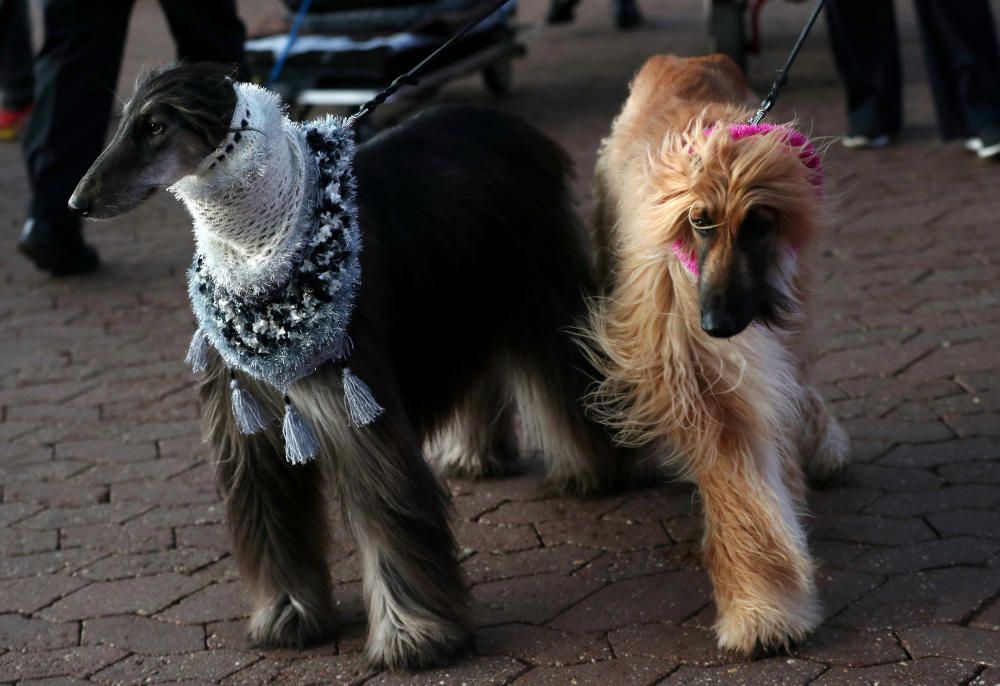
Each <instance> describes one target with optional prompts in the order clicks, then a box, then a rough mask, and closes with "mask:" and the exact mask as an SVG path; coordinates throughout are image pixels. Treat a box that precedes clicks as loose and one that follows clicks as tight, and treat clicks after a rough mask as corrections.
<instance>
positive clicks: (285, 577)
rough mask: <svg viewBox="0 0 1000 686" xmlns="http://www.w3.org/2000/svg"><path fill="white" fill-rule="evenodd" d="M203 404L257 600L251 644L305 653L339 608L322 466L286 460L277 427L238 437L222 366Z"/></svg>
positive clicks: (265, 397) (236, 541)
mask: <svg viewBox="0 0 1000 686" xmlns="http://www.w3.org/2000/svg"><path fill="white" fill-rule="evenodd" d="M242 383H244V385H247V386H248V387H250V388H252V389H253V392H254V393H255V395H257V397H258V398H260V399H261V400H262V401H263V402H266V403H270V404H271V405H272V406H271V408H270V410H271V412H273V413H277V412H279V411H280V408H279V407H278V405H277V403H275V402H274V398H271V397H270V396H273V395H274V393H273V392H269V391H267V390H266V389H264V388H263V387H261V386H258V385H256V384H252V383H251V382H250V381H248V380H246V379H244V380H243V381H242ZM202 405H203V411H204V413H205V428H206V438H207V440H208V442H209V444H210V445H211V447H212V450H213V452H214V460H215V464H216V475H217V480H218V484H219V490H220V491H221V492H222V493H223V494H224V496H225V499H226V511H227V518H228V521H229V528H230V530H231V532H232V537H233V547H234V552H235V557H236V561H237V565H238V567H239V570H240V576H241V578H242V580H243V582H244V584H245V585H246V587H247V588H248V589H249V591H250V595H251V601H252V605H253V608H252V614H251V618H250V630H249V637H248V638H249V641H250V643H251V644H252V645H254V646H258V647H296V648H300V647H303V646H305V645H308V644H311V643H316V642H318V641H320V640H322V639H324V638H326V637H327V636H328V635H329V634H330V632H331V630H332V628H333V605H332V596H331V591H330V581H329V569H328V566H327V560H326V552H327V547H328V541H329V525H328V523H327V518H326V503H325V498H324V491H323V489H324V484H323V475H322V473H321V471H320V469H319V467H318V465H317V464H316V463H310V464H307V465H300V466H293V465H290V464H288V463H287V462H286V461H285V452H284V447H283V444H282V441H281V436H280V434H279V430H280V424H278V423H277V422H276V423H275V424H274V426H273V427H272V428H270V429H268V430H267V431H264V432H262V433H259V434H254V435H252V436H246V435H243V434H241V433H240V431H239V429H238V428H237V426H236V424H235V422H234V420H233V416H232V410H231V408H230V404H229V389H228V377H227V375H226V373H225V370H224V369H222V368H221V365H216V366H213V368H212V369H211V370H210V372H209V374H208V375H207V377H206V378H205V379H204V381H203V384H202ZM275 416H277V414H275Z"/></svg>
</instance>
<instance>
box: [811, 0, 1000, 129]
mask: <svg viewBox="0 0 1000 686" xmlns="http://www.w3.org/2000/svg"><path fill="white" fill-rule="evenodd" d="M915 4H916V10H917V19H918V22H919V24H920V37H921V39H922V42H923V48H924V57H925V59H926V62H927V72H928V75H929V78H930V85H931V93H932V95H933V97H934V108H935V111H936V112H937V118H938V128H939V129H940V131H941V136H942V137H943V138H945V139H948V138H955V137H957V136H970V135H972V134H975V133H976V132H978V131H980V130H982V129H984V128H986V127H988V126H996V125H998V124H1000V50H998V47H997V35H996V29H995V27H994V24H993V14H992V12H991V11H990V5H989V2H988V0H915ZM826 17H827V24H828V26H829V29H830V40H831V43H832V46H833V55H834V59H835V60H836V62H837V69H838V71H839V72H840V75H841V78H842V79H843V80H844V84H845V86H846V88H847V110H848V119H849V128H850V131H851V132H852V133H856V134H878V133H895V132H897V131H899V129H900V128H901V127H902V124H903V114H902V69H901V67H900V60H899V37H898V35H897V33H896V17H895V13H894V10H893V3H892V0H865V1H864V2H861V1H860V0H828V1H827V3H826Z"/></svg>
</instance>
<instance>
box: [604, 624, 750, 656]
mask: <svg viewBox="0 0 1000 686" xmlns="http://www.w3.org/2000/svg"><path fill="white" fill-rule="evenodd" d="M608 641H609V642H610V643H611V647H612V649H613V650H614V651H615V655H617V656H629V655H642V656H645V657H655V658H659V659H664V660H672V661H674V662H684V663H687V664H694V665H709V666H711V665H720V664H727V663H729V662H731V661H732V655H729V654H727V653H725V652H724V651H721V650H719V647H718V642H717V640H716V637H715V634H714V633H713V632H711V631H709V630H706V629H699V628H696V627H688V626H674V625H671V624H662V623H659V622H653V623H650V624H635V625H632V626H628V627H625V628H624V629H618V630H616V631H612V632H611V633H610V634H608Z"/></svg>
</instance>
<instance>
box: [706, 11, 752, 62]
mask: <svg viewBox="0 0 1000 686" xmlns="http://www.w3.org/2000/svg"><path fill="white" fill-rule="evenodd" d="M709 2H710V3H711V6H710V7H709V16H708V30H709V35H710V36H711V39H712V50H713V51H714V52H721V53H722V54H724V55H727V56H729V58H730V59H732V60H733V62H736V64H738V65H739V67H740V69H742V70H743V71H744V72H746V70H747V32H746V17H745V16H744V15H745V13H746V7H747V4H746V0H709Z"/></svg>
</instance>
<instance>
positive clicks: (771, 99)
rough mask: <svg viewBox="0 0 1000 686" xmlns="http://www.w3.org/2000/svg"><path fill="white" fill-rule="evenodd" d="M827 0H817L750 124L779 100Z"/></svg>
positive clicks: (756, 122)
mask: <svg viewBox="0 0 1000 686" xmlns="http://www.w3.org/2000/svg"><path fill="white" fill-rule="evenodd" d="M824 1H825V0H817V2H816V7H814V8H813V11H812V15H810V17H809V21H807V22H806V25H805V27H804V28H803V29H802V33H800V34H799V39H798V40H797V41H795V45H794V46H793V47H792V52H791V54H789V55H788V60H787V61H786V62H785V66H783V67H782V68H781V69H779V70H778V74H777V76H775V77H774V81H773V82H772V83H771V90H769V91H768V92H767V97H765V98H764V99H763V100H762V101H761V103H760V109H759V110H757V112H756V113H755V114H754V115H753V116H752V117H750V121H749V122H748V123H750V124H759V123H760V122H761V120H762V119H763V118H764V117H766V116H767V113H768V112H770V111H771V108H772V107H774V103H776V102H777V101H778V94H779V93H780V92H781V89H782V88H783V87H784V86H785V84H786V83H788V72H789V71H790V70H791V68H792V63H794V62H795V58H796V57H798V56H799V50H800V49H802V44H803V43H805V42H806V38H808V37H809V32H810V31H812V27H813V24H815V23H816V19H817V18H818V17H819V13H820V10H822V9H823V3H824Z"/></svg>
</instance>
